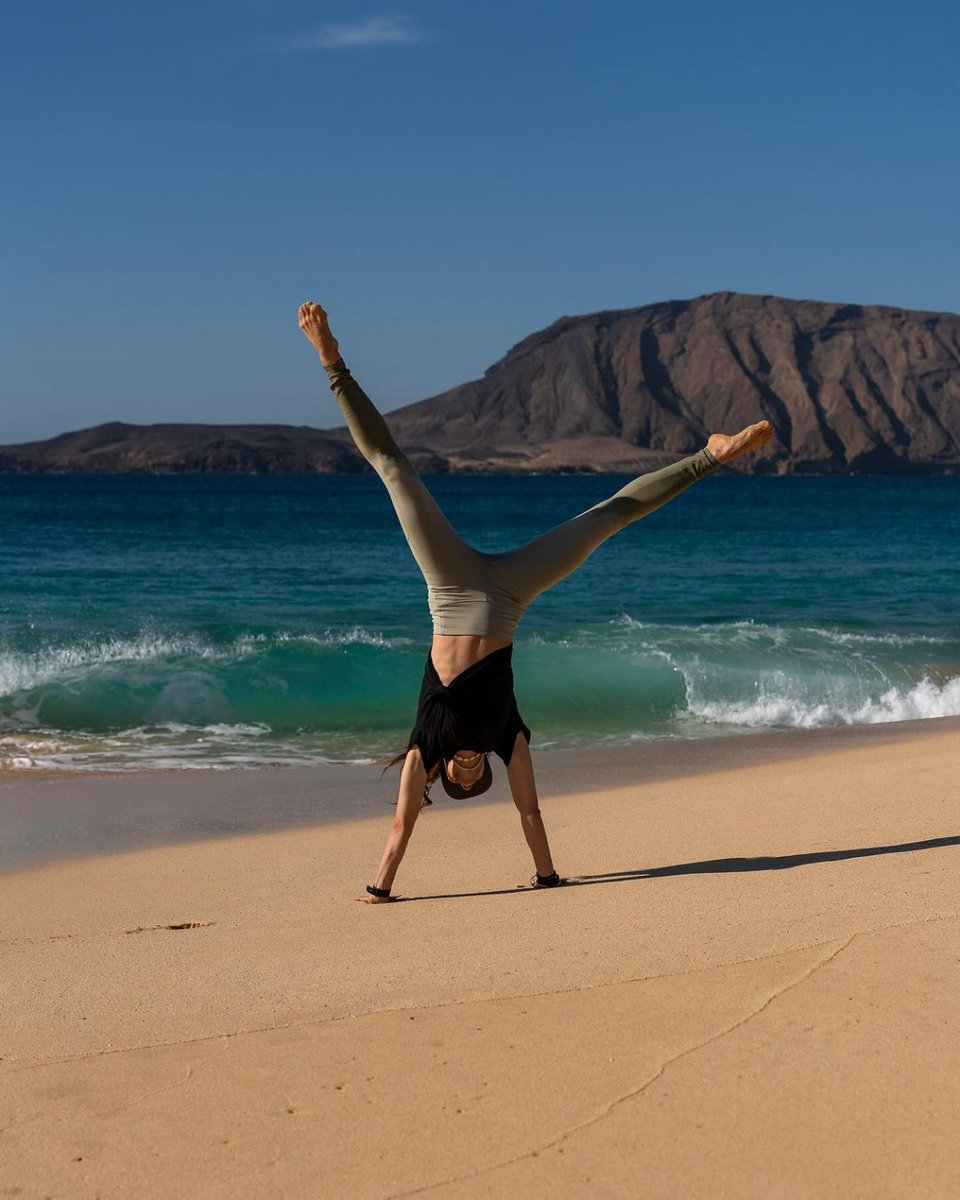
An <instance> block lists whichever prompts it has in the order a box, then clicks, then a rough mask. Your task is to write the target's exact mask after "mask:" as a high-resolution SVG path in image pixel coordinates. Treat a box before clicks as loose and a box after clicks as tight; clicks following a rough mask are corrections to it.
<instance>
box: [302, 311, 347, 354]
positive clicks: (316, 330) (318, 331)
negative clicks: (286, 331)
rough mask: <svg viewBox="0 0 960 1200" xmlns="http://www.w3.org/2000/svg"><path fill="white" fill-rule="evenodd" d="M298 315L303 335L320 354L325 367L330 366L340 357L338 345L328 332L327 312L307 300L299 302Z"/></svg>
mask: <svg viewBox="0 0 960 1200" xmlns="http://www.w3.org/2000/svg"><path fill="white" fill-rule="evenodd" d="M298 317H299V321H300V328H301V329H302V330H303V333H304V336H305V337H306V338H307V340H308V341H309V342H310V344H311V345H312V346H313V347H314V349H315V350H316V352H317V353H318V354H319V355H320V361H321V362H322V363H323V365H324V366H325V367H332V366H333V364H334V363H335V362H336V361H337V359H338V358H339V357H340V345H339V343H338V342H337V339H336V338H335V337H334V336H333V334H332V333H331V332H330V325H329V323H328V321H327V314H326V313H325V312H324V311H323V309H322V308H321V307H320V305H319V304H314V302H313V301H312V300H307V301H306V303H304V304H301V305H300V308H299V311H298Z"/></svg>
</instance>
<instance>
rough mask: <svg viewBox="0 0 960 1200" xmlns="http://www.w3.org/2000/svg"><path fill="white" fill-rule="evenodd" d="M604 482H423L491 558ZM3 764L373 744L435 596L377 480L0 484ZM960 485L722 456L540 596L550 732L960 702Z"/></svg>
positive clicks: (602, 733) (352, 755) (304, 753)
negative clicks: (805, 470)
mask: <svg viewBox="0 0 960 1200" xmlns="http://www.w3.org/2000/svg"><path fill="white" fill-rule="evenodd" d="M622 482H623V480H620V479H614V478H612V477H606V478H603V477H571V476H563V477H556V476H543V477H532V478H518V477H479V478H462V477H459V478H449V477H433V478H431V479H429V480H428V483H429V486H430V487H431V489H432V490H433V491H434V494H435V495H436V496H437V498H438V500H439V501H440V503H441V505H442V506H443V507H444V509H445V510H446V511H447V513H448V514H449V516H450V518H451V520H452V521H453V522H454V524H455V525H456V526H457V528H458V529H460V531H461V532H462V533H463V535H464V536H465V537H466V538H467V539H468V540H469V541H472V542H473V543H474V544H475V545H477V546H479V547H480V548H481V549H485V550H491V551H496V550H501V549H506V548H508V547H511V546H514V545H517V544H520V543H522V542H523V541H526V540H527V539H529V538H531V537H534V536H536V535H537V534H538V533H540V532H542V531H543V530H544V529H546V528H548V527H549V526H550V525H552V524H554V523H556V522H557V521H560V520H563V519H565V518H566V517H568V516H571V515H573V514H574V513H576V512H580V511H582V510H583V509H584V508H586V507H588V506H589V505H591V504H593V503H595V502H596V501H598V500H599V499H602V498H603V497H604V496H606V495H608V494H609V493H610V492H612V491H614V490H616V488H617V487H619V486H620V485H621V483H622ZM0 517H2V525H0V762H3V763H5V764H7V765H11V764H17V765H24V766H29V765H35V766H54V765H56V766H69V767H76V768H89V767H106V766H109V767H132V766H136V767H144V766H163V767H168V766H231V765H237V764H255V763H268V762H270V763H291V762H316V761H329V760H354V759H355V760H366V759H370V758H373V757H376V756H378V755H381V754H384V753H386V752H388V751H393V750H395V749H397V748H398V747H399V745H400V744H401V743H402V742H403V739H404V736H405V734H406V733H407V732H408V731H409V727H410V724H411V721H412V716H413V710H414V707H415V703H416V697H417V693H418V689H419V684H420V677H421V673H422V669H423V661H424V659H425V656H426V653H427V649H428V646H429V619H428V614H427V610H426V601H425V589H424V585H423V583H422V580H421V578H420V575H419V573H418V571H417V569H416V566H415V564H414V563H413V560H412V558H411V557H410V555H409V552H408V550H407V548H406V545H405V543H404V541H403V538H402V535H401V534H400V532H399V529H398V528H397V525H396V521H395V518H394V515H393V510H392V508H391V507H390V504H389V501H388V500H387V498H386V495H385V493H384V492H383V490H382V488H381V486H380V484H379V482H378V481H377V480H376V479H374V478H372V477H342V478H341V477H310V478H302V477H296V478H292V477H291V478H284V477H191V478H175V477H162V476H145V477H131V476H122V477H121V476H108V477H91V476H75V477H70V476H0ZM958 531H960V479H958V478H900V477H857V478H850V479H843V478H839V479H838V478H826V477H803V478H739V477H734V476H723V475H721V476H714V477H711V478H709V479H707V480H705V481H703V482H702V483H701V484H698V485H697V486H695V487H694V488H692V489H690V490H689V491H687V492H686V493H684V494H683V495H682V496H681V497H679V498H678V499H676V500H675V501H673V502H672V503H670V504H669V505H667V506H666V507H665V508H663V509H661V510H659V511H658V512H656V513H654V514H653V515H652V516H650V517H648V518H647V519H646V520H644V521H642V522H639V523H637V524H635V525H633V526H632V527H630V528H629V529H628V530H626V531H625V532H623V533H621V534H619V535H618V536H617V537H615V538H613V539H611V541H609V542H608V543H607V544H606V545H605V546H603V547H602V548H601V549H600V550H599V551H598V552H597V553H596V554H595V555H594V556H593V557H592V558H591V559H590V560H589V561H588V562H587V563H586V564H585V565H584V566H583V567H582V568H581V569H580V570H579V571H578V572H577V573H576V574H575V575H573V576H571V577H570V578H569V579H567V580H565V581H564V582H563V583H561V584H559V585H558V586H557V587H556V588H554V589H553V590H552V591H550V592H548V593H547V594H546V595H544V596H543V597H541V598H540V599H539V600H537V601H536V602H535V604H534V605H533V606H532V607H531V608H530V609H529V610H528V612H527V614H526V616H525V618H524V620H523V621H522V622H521V625H520V627H519V630H518V633H517V641H516V650H515V659H514V665H515V669H516V674H517V695H518V699H519V702H520V708H521V711H522V712H523V714H524V717H525V718H526V720H527V722H528V723H529V724H530V725H531V726H532V728H533V730H534V744H535V745H536V746H540V747H549V746H573V745H591V744H596V743H605V742H627V741H630V740H634V739H640V738H651V737H701V736H709V735H716V734H721V733H723V734H727V733H743V732H748V731H750V730H754V729H760V728H770V727H788V726H816V725H834V724H851V723H853V724H856V723H865V722H875V721H891V720H903V719H909V718H916V717H935V716H945V715H951V714H958V713H960V622H958V613H960V557H958V553H957V542H958Z"/></svg>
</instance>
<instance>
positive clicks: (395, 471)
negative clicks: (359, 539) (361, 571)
mask: <svg viewBox="0 0 960 1200" xmlns="http://www.w3.org/2000/svg"><path fill="white" fill-rule="evenodd" d="M299 316H300V328H301V329H302V330H303V332H304V334H305V335H306V336H307V338H308V339H309V340H310V342H311V343H312V344H313V345H314V346H315V347H316V349H317V352H318V353H319V355H320V361H321V363H322V364H323V368H324V370H325V371H326V373H327V376H328V378H329V380H330V390H331V391H332V392H333V394H334V396H336V398H337V403H338V404H339V406H340V411H341V412H342V413H343V416H344V420H345V421H346V423H347V428H348V429H349V430H350V435H351V437H352V438H353V440H354V442H355V443H356V446H357V449H358V450H359V451H360V453H361V454H362V455H363V457H364V458H365V459H366V460H367V462H368V463H369V464H370V465H371V467H373V469H374V470H375V471H376V473H377V474H378V475H379V476H380V479H381V480H382V481H383V484H384V486H385V487H386V489H387V492H388V493H389V495H390V499H391V501H392V503H393V507H394V509H395V511H396V514H397V518H398V519H399V521H400V527H401V529H402V530H403V533H404V536H405V537H406V539H407V544H408V545H409V547H410V550H411V552H412V553H413V557H414V558H415V559H416V560H417V565H418V566H419V567H420V570H421V571H422V572H423V575H424V578H425V579H426V580H427V583H428V584H431V585H433V586H439V585H442V584H444V583H449V581H450V579H451V577H453V578H456V577H457V575H458V573H462V572H463V571H464V570H469V569H470V568H471V567H472V566H473V565H474V562H475V560H476V558H477V554H476V551H475V550H473V548H472V547H470V546H468V545H467V543H466V542H465V541H464V540H463V539H462V538H461V537H460V535H459V534H458V533H457V532H456V530H455V529H454V528H453V526H452V525H451V524H450V522H449V521H448V520H447V518H446V517H445V516H444V514H443V512H442V511H441V509H440V506H439V505H438V504H437V502H436V500H434V498H433V497H432V496H431V495H430V493H429V492H428V491H427V488H426V486H425V485H424V483H423V480H422V479H421V478H420V476H419V475H418V474H417V472H416V471H415V470H414V468H413V466H412V464H411V463H410V460H409V459H408V458H407V456H406V455H405V454H404V453H403V451H402V450H400V448H399V447H398V446H397V443H396V442H395V441H394V438H393V434H392V433H391V432H390V430H389V428H388V427H387V423H386V421H384V419H383V417H382V415H381V414H380V413H379V412H378V411H377V408H376V406H375V405H374V403H373V401H372V400H371V399H370V397H369V396H368V395H367V394H366V392H364V390H363V388H362V387H361V386H360V384H359V383H357V381H356V380H355V379H354V378H353V376H352V375H351V374H350V371H349V369H348V368H347V366H346V364H345V363H344V361H343V359H342V358H341V357H340V350H339V345H338V343H337V340H336V338H334V336H333V334H332V333H331V332H330V326H329V323H328V321H327V314H326V313H325V312H324V311H323V309H322V308H321V307H320V306H319V305H318V304H313V303H307V304H302V305H301V306H300V314H299Z"/></svg>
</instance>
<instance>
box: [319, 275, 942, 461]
mask: <svg viewBox="0 0 960 1200" xmlns="http://www.w3.org/2000/svg"><path fill="white" fill-rule="evenodd" d="M764 417H766V418H767V419H768V420H770V421H771V422H772V423H773V425H774V428H775V429H776V438H775V440H774V442H773V443H771V444H770V445H769V446H768V447H767V448H766V449H765V451H764V452H763V453H762V454H758V455H748V456H745V457H744V458H742V459H739V460H737V462H736V463H735V464H734V465H733V468H732V469H736V470H745V471H756V472H778V473H787V472H822V473H831V474H844V473H859V472H864V473H868V472H869V473H872V472H877V473H887V472H898V473H899V472H944V473H956V472H958V471H960V316H957V315H954V314H951V313H928V312H912V311H907V310H904V309H897V308H883V307H878V306H870V307H860V306H858V305H853V304H827V303H819V302H816V301H799V300H784V299H780V298H778V297H776V296H749V295H743V294H739V293H735V292H718V293H715V294H713V295H709V296H701V297H699V298H697V299H695V300H673V301H667V302H665V303H662V304H650V305H646V306H645V307H643V308H634V309H626V310H620V311H614V312H602V313H595V314H593V315H591V316H586V317H563V318H561V319H560V320H559V321H556V322H554V324H553V325H551V326H549V328H547V329H545V330H543V331H542V332H541V333H535V334H533V335H532V336H531V337H528V338H526V339H525V340H524V341H522V342H520V343H519V345H517V346H515V347H514V348H513V349H512V350H511V351H510V352H509V353H508V354H507V355H506V356H505V357H504V358H503V359H501V360H500V362H498V363H496V364H494V366H492V367H491V368H490V369H489V370H488V371H487V372H486V374H485V375H484V377H483V379H479V380H476V381H475V382H473V383H465V384H463V385H461V386H460V387H457V388H453V389H452V390H451V391H449V392H444V393H443V394H442V395H439V396H434V397H432V398H431V399H429V400H423V401H421V402H420V403H418V404H412V405H409V406H407V407H405V408H401V409H398V410H396V411H395V412H393V413H391V414H390V425H391V428H392V429H393V430H394V433H395V435H396V437H397V439H398V441H399V442H400V444H401V445H404V444H410V445H418V444H419V445H429V446H430V447H431V449H433V450H434V451H435V452H436V453H438V454H440V455H442V456H443V457H444V458H446V459H447V461H448V463H449V464H450V467H451V468H452V469H474V470H477V469H479V470H484V469H491V468H494V469H500V470H503V469H508V470H542V471H556V470H564V469H566V470H607V471H613V470H616V471H628V470H633V469H635V468H637V469H644V468H646V467H648V466H650V465H653V464H655V463H657V462H662V461H666V460H669V459H670V458H673V457H676V456H678V455H682V454H686V453H690V452H692V451H693V450H696V449H698V448H699V447H700V446H702V445H703V443H704V440H705V438H706V436H707V435H708V434H709V433H710V432H712V431H714V430H721V431H725V432H729V431H732V430H736V429H739V428H741V427H742V426H743V425H747V424H749V423H750V422H752V421H757V420H760V419H761V418H764ZM336 432H337V433H340V431H339V430H338V431H336Z"/></svg>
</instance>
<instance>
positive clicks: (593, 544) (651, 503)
mask: <svg viewBox="0 0 960 1200" xmlns="http://www.w3.org/2000/svg"><path fill="white" fill-rule="evenodd" d="M718 465H719V463H718V462H717V460H716V458H714V456H713V455H712V454H711V453H710V451H709V450H706V449H704V450H700V451H698V452H697V453H696V454H692V455H690V456H689V457H688V458H683V459H681V460H680V461H679V462H676V463H673V464H672V465H671V466H669V467H664V468H663V469H662V470H660V471H653V472H651V473H649V474H647V475H640V476H639V477H638V478H636V479H634V480H632V481H631V482H630V483H628V484H627V485H626V487H623V488H621V489H620V491H619V492H617V493H615V495H613V496H611V497H610V498H609V499H608V500H603V501H601V503H600V504H595V505H594V506H593V508H588V509H587V510H586V512H582V513H580V515H579V516H576V517H573V518H572V519H571V520H569V521H564V523H563V524H562V525H557V526H556V527H555V528H553V529H551V530H549V532H547V533H545V534H543V535H542V536H541V537H538V538H534V540H533V541H532V542H527V544H526V545H524V546H520V547H519V548H518V549H516V550H513V551H512V552H511V553H510V554H508V555H506V556H504V558H503V559H501V560H500V562H499V564H498V568H499V570H500V572H501V585H502V586H503V587H506V588H509V589H510V590H511V591H512V592H513V594H514V595H517V596H518V597H519V598H520V599H522V600H523V601H524V603H529V602H530V601H531V600H533V599H534V597H535V596H539V595H540V593H541V592H544V591H546V590H547V588H549V587H552V586H553V585H554V584H555V583H559V581H560V580H561V579H564V578H565V577H566V576H567V575H569V574H570V573H571V572H573V571H575V570H576V569H577V567H579V566H580V564H581V563H583V562H584V561H585V560H586V559H587V558H588V557H589V556H590V555H591V554H592V553H593V551H594V550H596V548H597V547H598V546H600V545H601V544H602V543H603V542H605V541H606V540H607V538H609V537H611V536H612V535H613V534H615V533H617V532H618V531H619V530H621V529H623V528H624V527H625V526H627V525H630V524H631V523H632V522H633V521H639V520H640V519H641V517H645V516H647V514H648V513H652V512H653V511H654V510H655V509H657V508H660V506H661V505H663V504H666V503H667V501H668V500H672V499H673V497H674V496H679V494H680V493H681V492H682V491H685V490H686V489H687V488H688V487H690V485H691V484H693V483H696V482H697V480H698V479H702V478H703V477H704V476H705V475H708V474H710V472H711V471H714V470H716V468H717V466H718Z"/></svg>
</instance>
